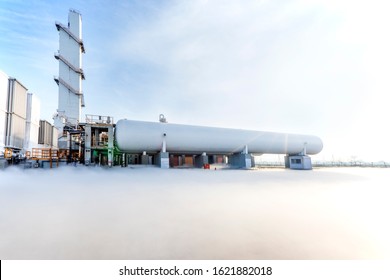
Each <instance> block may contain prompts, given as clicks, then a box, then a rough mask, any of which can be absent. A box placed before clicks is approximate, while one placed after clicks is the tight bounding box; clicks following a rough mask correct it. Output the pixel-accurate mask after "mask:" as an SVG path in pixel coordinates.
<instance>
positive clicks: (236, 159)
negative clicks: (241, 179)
mask: <svg viewBox="0 0 390 280" xmlns="http://www.w3.org/2000/svg"><path fill="white" fill-rule="evenodd" d="M229 163H230V165H231V166H234V167H238V168H251V167H253V166H252V157H251V155H250V154H233V155H231V156H230V157H229Z"/></svg>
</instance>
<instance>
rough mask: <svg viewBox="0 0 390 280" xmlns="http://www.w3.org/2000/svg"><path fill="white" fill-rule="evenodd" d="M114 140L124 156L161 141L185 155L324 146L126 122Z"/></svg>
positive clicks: (300, 139)
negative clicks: (124, 153)
mask: <svg viewBox="0 0 390 280" xmlns="http://www.w3.org/2000/svg"><path fill="white" fill-rule="evenodd" d="M115 139H116V146H117V148H118V149H119V150H120V151H121V152H126V153H142V152H143V151H146V152H148V153H158V152H160V151H162V150H163V145H164V142H165V145H166V151H167V152H169V153H188V154H201V153H204V152H205V153H210V154H233V153H240V152H248V153H252V154H298V153H301V152H303V151H304V149H306V154H309V155H312V154H317V153H319V152H321V150H322V147H323V144H322V141H321V139H320V138H319V137H317V136H313V135H301V134H289V133H276V132H265V131H253V130H242V129H230V128H216V127H205V126H193V125H182V124H171V123H161V122H145V121H134V120H126V119H124V120H119V121H118V122H117V123H116V128H115ZM164 140H165V141H164ZM246 149H247V151H246Z"/></svg>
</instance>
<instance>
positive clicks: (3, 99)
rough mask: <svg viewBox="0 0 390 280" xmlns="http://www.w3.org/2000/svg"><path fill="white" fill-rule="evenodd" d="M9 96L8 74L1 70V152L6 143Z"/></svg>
mask: <svg viewBox="0 0 390 280" xmlns="http://www.w3.org/2000/svg"><path fill="white" fill-rule="evenodd" d="M7 97H8V76H7V75H6V74H5V73H4V72H2V71H0V152H1V151H2V150H3V149H4V145H5V127H6V123H5V121H6V112H7Z"/></svg>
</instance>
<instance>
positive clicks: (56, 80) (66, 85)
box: [54, 76, 83, 95]
mask: <svg viewBox="0 0 390 280" xmlns="http://www.w3.org/2000/svg"><path fill="white" fill-rule="evenodd" d="M54 81H55V82H56V83H57V85H58V84H59V83H61V84H63V85H64V86H65V87H66V88H67V89H69V90H70V91H71V92H73V93H74V94H77V95H83V93H82V92H81V91H79V90H76V89H74V88H73V87H72V86H71V85H70V84H68V83H67V82H65V81H64V80H63V79H61V78H60V77H56V76H54Z"/></svg>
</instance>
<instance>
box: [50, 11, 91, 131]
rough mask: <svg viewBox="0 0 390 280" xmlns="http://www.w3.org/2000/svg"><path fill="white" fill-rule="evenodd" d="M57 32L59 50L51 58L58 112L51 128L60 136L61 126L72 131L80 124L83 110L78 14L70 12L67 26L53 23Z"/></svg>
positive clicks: (80, 36)
mask: <svg viewBox="0 0 390 280" xmlns="http://www.w3.org/2000/svg"><path fill="white" fill-rule="evenodd" d="M55 25H56V27H57V30H58V32H59V43H60V48H59V50H58V53H55V54H54V57H55V58H56V59H57V60H58V64H59V76H58V77H54V80H55V81H56V83H57V84H58V109H57V113H56V114H55V115H54V117H53V119H54V126H55V127H56V128H57V129H58V130H59V133H60V135H62V132H63V130H64V127H69V128H74V127H76V126H77V124H78V123H79V121H80V117H81V107H84V106H85V104H84V95H83V91H82V80H84V79H85V76H84V71H83V69H82V56H83V53H85V49H84V43H83V40H82V21H81V14H80V13H79V12H77V11H75V10H69V14H68V24H67V25H63V24H62V23H60V22H56V23H55Z"/></svg>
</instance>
